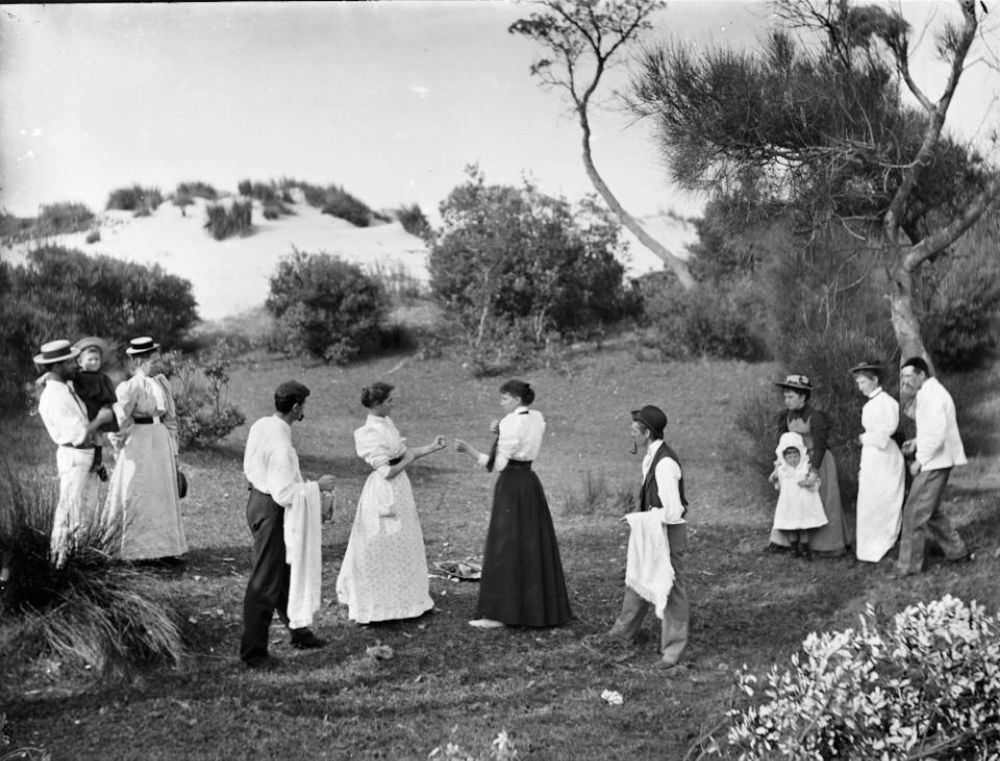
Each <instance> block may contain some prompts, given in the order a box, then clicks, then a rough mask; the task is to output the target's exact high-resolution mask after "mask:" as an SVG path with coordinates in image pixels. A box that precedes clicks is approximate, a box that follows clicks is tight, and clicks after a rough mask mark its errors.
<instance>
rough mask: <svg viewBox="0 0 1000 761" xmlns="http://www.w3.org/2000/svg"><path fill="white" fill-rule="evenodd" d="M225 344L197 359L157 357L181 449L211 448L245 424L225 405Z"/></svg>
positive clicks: (239, 414) (232, 407) (241, 416)
mask: <svg viewBox="0 0 1000 761" xmlns="http://www.w3.org/2000/svg"><path fill="white" fill-rule="evenodd" d="M227 357H228V352H227V348H226V344H225V342H224V341H223V342H220V343H219V344H216V345H215V346H214V347H213V348H212V349H211V350H210V351H207V352H204V353H203V354H201V355H200V356H197V357H183V356H181V355H180V354H179V353H178V352H170V353H169V354H165V355H163V356H162V357H161V362H162V369H163V371H164V373H165V374H166V375H167V377H169V378H170V384H171V390H172V391H173V393H174V404H175V405H176V407H177V441H178V444H179V446H180V448H181V449H182V450H184V449H192V448H201V447H207V446H211V445H212V444H215V443H216V442H217V441H219V440H220V439H223V438H225V437H226V436H228V435H229V433H230V432H231V431H232V430H233V429H235V428H238V427H239V426H241V425H243V423H245V422H246V415H244V414H243V412H242V411H241V410H240V409H239V407H237V406H236V405H234V404H231V403H230V402H229V399H228V397H229V372H228V371H229V366H230V361H229V359H228V358H227Z"/></svg>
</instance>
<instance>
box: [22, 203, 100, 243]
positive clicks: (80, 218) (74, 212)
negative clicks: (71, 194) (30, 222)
mask: <svg viewBox="0 0 1000 761" xmlns="http://www.w3.org/2000/svg"><path fill="white" fill-rule="evenodd" d="M93 221H94V213H93V212H92V211H91V210H90V209H88V208H87V207H86V206H84V205H83V204H82V203H54V204H48V205H46V206H42V208H41V210H40V211H39V213H38V221H37V224H36V229H37V231H38V234H39V235H42V236H47V235H63V234H65V233H75V232H79V231H81V230H86V229H87V228H88V227H90V223H91V222H93Z"/></svg>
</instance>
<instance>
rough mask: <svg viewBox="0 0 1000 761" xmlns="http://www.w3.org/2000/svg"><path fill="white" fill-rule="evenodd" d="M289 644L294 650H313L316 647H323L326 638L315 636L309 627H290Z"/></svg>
mask: <svg viewBox="0 0 1000 761" xmlns="http://www.w3.org/2000/svg"><path fill="white" fill-rule="evenodd" d="M290 644H291V646H292V647H294V648H295V649H296V650H314V649H316V648H317V647H324V646H325V645H326V640H325V639H320V638H319V637H317V636H316V635H315V634H313V633H312V630H311V629H292V638H291V641H290Z"/></svg>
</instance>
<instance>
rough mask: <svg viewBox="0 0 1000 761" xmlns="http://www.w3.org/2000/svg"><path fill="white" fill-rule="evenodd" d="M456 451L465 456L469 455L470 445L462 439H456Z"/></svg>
mask: <svg viewBox="0 0 1000 761" xmlns="http://www.w3.org/2000/svg"><path fill="white" fill-rule="evenodd" d="M455 451H456V452H461V453H463V454H468V453H469V445H468V444H466V443H465V442H464V441H462V440H461V439H455Z"/></svg>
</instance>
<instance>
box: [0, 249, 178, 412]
mask: <svg viewBox="0 0 1000 761" xmlns="http://www.w3.org/2000/svg"><path fill="white" fill-rule="evenodd" d="M197 320H198V313H197V310H196V302H195V299H194V296H193V294H192V293H191V283H190V282H188V281H187V280H183V279H181V278H179V277H176V276H175V275H169V274H167V273H166V272H164V271H163V270H162V269H161V268H160V267H159V265H153V266H146V265H141V264H135V263H132V262H124V261H121V260H118V259H113V258H111V257H107V256H94V257H90V256H87V255H86V254H83V253H81V252H79V251H73V250H69V249H64V248H60V247H57V246H43V247H40V248H38V249H35V250H33V251H31V252H29V253H28V255H27V259H26V261H25V264H23V265H17V266H12V265H10V264H7V263H3V262H0V392H2V393H0V400H2V402H0V406H5V405H9V406H12V407H16V406H20V405H21V404H22V403H23V401H24V398H23V396H22V393H21V391H22V389H21V388H20V384H21V381H22V380H23V379H24V378H28V377H32V375H31V373H32V372H33V370H32V362H31V358H32V357H33V356H34V355H35V354H36V353H37V352H38V347H39V346H41V344H43V343H44V342H46V341H50V340H52V339H53V338H55V337H58V336H66V337H74V336H84V335H99V336H104V337H106V338H108V339H110V340H111V341H113V342H121V343H123V342H125V341H127V340H128V339H129V338H132V337H134V336H136V335H144V334H149V335H155V336H156V337H157V340H158V341H159V342H160V343H161V345H163V346H164V348H166V349H170V348H171V347H173V346H174V345H176V344H177V342H178V341H180V340H181V338H182V337H183V336H184V334H185V333H186V332H187V331H188V330H189V329H190V328H191V327H192V326H193V325H194V324H195V322H197Z"/></svg>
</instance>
